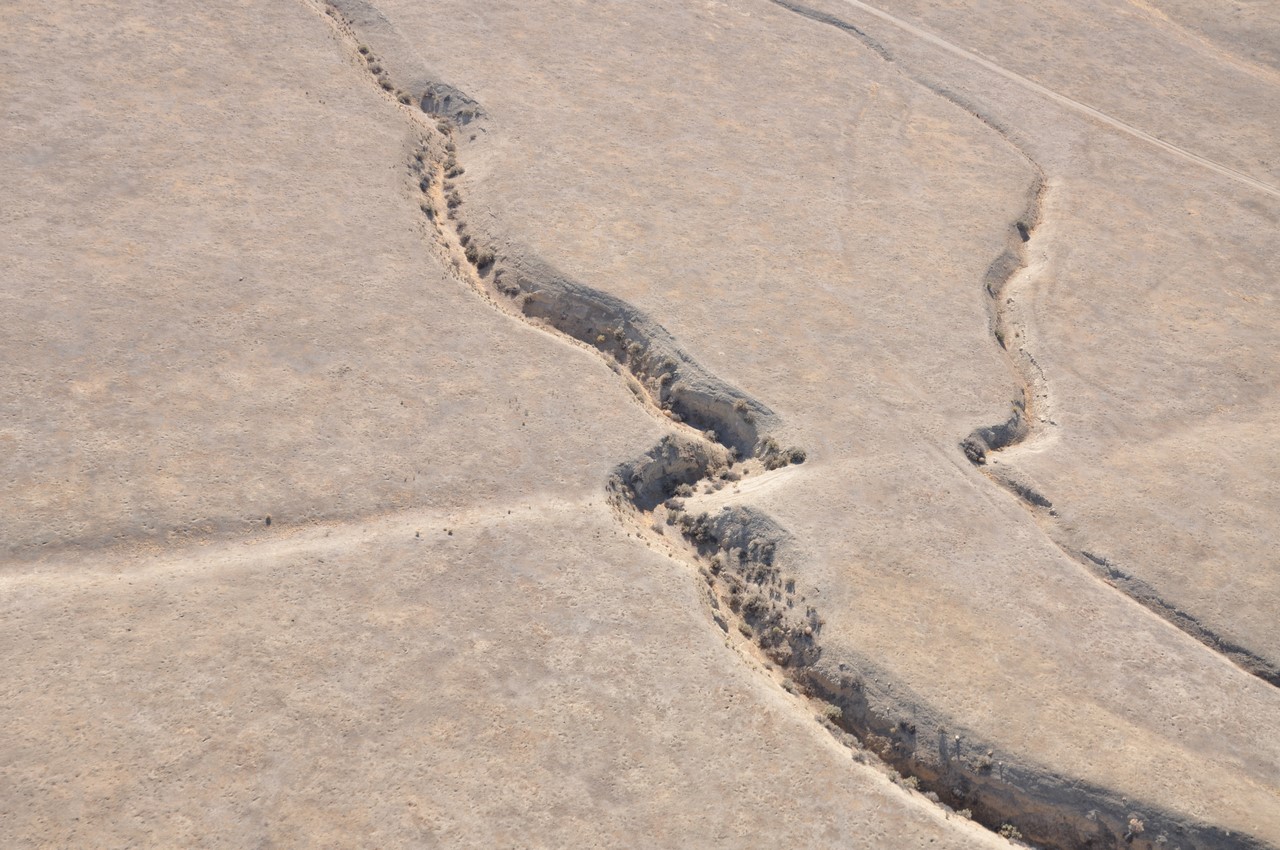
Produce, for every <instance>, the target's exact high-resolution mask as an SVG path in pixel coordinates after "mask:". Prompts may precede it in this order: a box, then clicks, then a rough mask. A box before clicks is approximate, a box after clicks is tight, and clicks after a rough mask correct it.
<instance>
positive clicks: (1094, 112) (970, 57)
mask: <svg viewBox="0 0 1280 850" xmlns="http://www.w3.org/2000/svg"><path fill="white" fill-rule="evenodd" d="M774 2H775V3H778V5H781V6H785V7H786V8H788V9H790V10H791V11H793V12H798V13H800V14H803V15H806V16H807V17H811V18H814V19H815V20H816V19H818V17H830V16H825V15H824V14H823V13H821V12H816V11H814V10H812V9H807V8H806V7H803V6H799V5H797V4H793V3H790V2H786V0H774ZM841 2H843V3H846V4H848V5H850V6H853V7H854V8H855V9H860V10H861V11H863V12H866V13H867V14H868V15H873V16H875V17H877V18H879V19H880V20H882V21H885V22H886V23H889V24H892V25H893V26H895V27H897V28H898V29H900V30H902V31H904V32H906V33H909V34H911V35H912V36H915V37H916V38H918V39H920V40H921V41H925V42H927V43H929V44H932V45H933V46H934V47H937V48H940V49H942V50H945V51H946V52H948V53H950V54H952V55H953V56H958V57H960V58H961V59H964V60H965V61H967V62H972V63H974V64H975V65H979V66H981V67H982V68H985V69H986V70H988V71H991V72H992V73H994V74H999V75H1000V76H1001V77H1004V78H1005V79H1006V80H1010V81H1011V82H1013V83H1016V84H1017V85H1019V86H1021V87H1022V88H1024V89H1027V90H1028V91H1033V92H1035V93H1036V94H1038V95H1041V96H1042V97H1045V98H1048V99H1049V100H1052V101H1053V102H1054V103H1057V104H1059V105H1061V106H1064V107H1066V108H1067V109H1070V110H1071V111H1073V112H1076V113H1079V114H1081V115H1084V116H1086V117H1088V118H1091V119H1093V120H1094V121H1097V122H1098V123H1100V124H1103V125H1105V126H1107V127H1110V128H1111V129H1113V130H1117V131H1119V132H1121V133H1123V134H1124V135H1126V136H1129V137H1130V138H1133V139H1137V140H1138V141H1140V142H1143V143H1144V144H1147V145H1150V146H1151V147H1154V148H1157V149H1159V150H1161V151H1164V152H1165V153H1167V154H1170V155H1172V156H1173V157H1175V158H1177V159H1181V160H1183V161H1184V162H1189V163H1192V164H1193V165H1198V166H1200V167H1201V168H1205V169H1208V170H1209V171H1212V172H1214V173H1215V174H1218V175H1221V176H1223V177H1226V178H1228V179H1231V180H1234V181H1236V182H1237V183H1241V184H1243V185H1245V186H1248V187H1249V188H1251V189H1255V190H1257V191H1259V192H1263V193H1265V194H1268V195H1271V196H1272V197H1274V198H1280V189H1278V188H1276V187H1275V186H1272V185H1271V184H1269V183H1264V182H1263V181H1261V180H1258V179H1257V178H1254V177H1250V176H1249V175H1247V174H1244V173H1242V172H1240V171H1237V170H1235V169H1234V168H1230V167H1228V166H1225V165H1223V164H1221V163H1219V162H1214V161H1213V160H1211V159H1209V158H1208V157H1205V156H1201V155H1200V154H1198V153H1194V152H1192V151H1189V150H1187V149H1186V148H1182V147H1179V146H1177V145H1175V144H1172V143H1170V142H1166V141H1165V140H1164V139H1161V138H1158V137H1157V136H1153V135H1151V134H1150V133H1148V132H1146V131H1145V130H1140V129H1138V128H1137V127H1134V126H1133V125H1132V124H1128V123H1126V122H1124V121H1121V120H1120V119H1118V118H1113V117H1112V116H1110V115H1108V114H1106V113H1105V112H1102V111H1101V110H1099V109H1095V108H1094V107H1092V106H1089V105H1088V104H1085V103H1081V102H1080V101H1078V100H1075V99H1073V98H1070V97H1067V96H1066V95H1064V94H1059V93H1058V92H1056V91H1054V90H1053V89H1050V88H1047V87H1045V86H1042V85H1041V84H1040V83H1037V82H1035V81H1033V80H1029V79H1027V78H1026V77H1024V76H1022V75H1021V74H1016V73H1014V72H1013V71H1010V70H1008V69H1007V68H1004V67H1001V66H1000V65H997V64H996V63H995V62H992V61H991V60H990V59H987V58H985V57H983V56H979V55H978V54H976V53H974V52H973V51H971V50H965V49H964V48H963V47H959V46H957V45H955V44H952V43H951V42H949V41H947V40H945V39H943V38H941V37H940V36H937V35H935V34H934V33H931V32H929V31H928V30H926V29H923V28H921V27H918V26H916V25H915V24H913V23H911V22H910V21H904V20H903V19H902V18H899V17H897V16H896V15H891V14H889V13H888V12H885V11H884V10H882V9H878V8H876V7H875V6H871V5H869V4H867V3H864V2H862V0H841ZM847 26H850V27H852V25H851V24H849V25H847ZM859 32H861V30H859ZM880 50H881V51H883V48H880Z"/></svg>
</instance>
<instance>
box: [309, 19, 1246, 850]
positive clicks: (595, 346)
mask: <svg viewBox="0 0 1280 850" xmlns="http://www.w3.org/2000/svg"><path fill="white" fill-rule="evenodd" d="M780 5H783V6H786V7H787V8H790V9H792V10H793V11H799V9H798V8H797V7H794V6H792V5H790V4H787V3H780ZM322 8H323V10H324V11H325V12H326V13H327V14H328V15H329V17H330V19H331V20H332V21H333V22H334V25H335V27H336V28H337V29H338V30H339V31H340V32H342V33H343V34H344V36H345V37H346V38H347V39H348V40H349V42H350V45H351V47H352V49H353V50H355V51H357V53H358V55H359V57H360V61H362V62H363V63H364V64H365V65H366V66H367V67H368V69H369V71H370V73H371V74H372V75H373V76H374V78H375V80H376V81H377V82H378V84H379V85H380V86H381V88H382V89H383V90H384V91H386V92H387V93H388V95H389V96H391V97H394V98H395V99H397V100H398V101H399V102H400V104H402V105H403V106H404V107H405V109H404V112H405V115H406V118H407V120H409V121H411V122H412V124H413V126H414V128H415V137H416V138H415V141H414V144H413V149H412V150H411V152H410V155H409V162H408V169H409V172H410V173H411V175H412V178H413V180H414V182H415V183H416V186H417V191H418V192H419V193H420V202H419V203H420V207H421V210H422V212H423V214H424V215H425V217H426V219H427V222H428V224H427V229H428V232H429V234H431V236H432V238H433V239H434V244H435V247H436V249H437V250H438V251H439V252H440V254H441V256H442V258H443V259H444V260H445V261H446V264H447V266H448V267H450V268H452V269H453V270H454V273H455V275H456V276H457V277H458V278H459V280H460V281H462V282H464V283H465V284H466V285H468V286H469V287H471V288H472V289H473V290H474V291H475V292H476V293H477V294H478V295H479V296H481V297H482V298H484V299H485V300H486V301H487V302H488V303H490V304H492V305H493V306H495V307H496V308H498V309H500V310H502V311H503V312H505V313H507V314H508V315H511V316H512V317H513V318H517V319H519V320H522V321H526V322H529V323H531V324H533V325H535V326H538V327H542V328H544V329H546V330H548V331H551V332H553V333H556V334H559V335H561V336H562V337H564V338H567V339H568V340H571V341H572V342H573V343H575V344H577V345H580V346H583V347H584V348H590V349H591V350H593V351H595V352H596V353H597V354H598V355H599V356H601V357H602V358H603V359H604V360H605V361H606V362H607V363H609V365H610V367H611V368H612V369H613V370H614V371H615V372H616V373H618V374H619V375H620V376H621V377H622V378H623V379H624V380H625V381H626V382H627V385H628V386H629V387H630V388H631V390H632V392H633V394H634V395H635V396H636V398H637V399H638V400H639V401H640V403H641V404H642V405H643V406H644V407H645V409H646V410H647V411H648V412H649V413H650V414H651V415H653V416H655V417H659V418H661V419H662V420H664V421H665V422H666V423H667V427H668V428H669V429H670V433H669V434H668V436H666V437H664V438H663V439H662V440H661V441H659V443H658V444H657V445H655V446H654V447H653V448H652V449H651V450H650V451H648V452H647V453H645V454H644V455H643V456H641V457H639V458H637V459H635V460H633V461H630V462H627V463H623V464H620V465H619V466H618V467H617V468H616V470H615V471H614V473H613V474H612V475H611V476H610V478H609V480H608V482H607V483H606V489H607V490H608V494H609V498H610V501H611V503H612V504H613V505H614V506H615V508H616V509H617V510H618V512H619V515H620V517H622V518H623V519H624V520H625V521H628V522H630V523H632V524H633V525H634V526H636V527H637V528H639V529H641V530H642V533H648V534H651V535H655V536H657V537H661V538H662V539H663V540H664V541H669V540H670V539H671V538H672V537H674V538H676V539H678V540H679V541H681V545H682V546H683V547H684V553H685V556H686V559H687V560H688V561H689V562H690V563H691V564H692V565H693V566H694V567H696V569H697V570H698V572H699V573H700V574H701V575H702V576H703V579H704V581H705V582H706V585H707V600H708V606H709V610H710V614H711V617H712V619H713V620H714V621H715V623H716V624H717V625H718V626H719V627H720V628H721V629H722V630H724V631H725V632H726V633H731V632H732V631H737V632H739V633H741V634H742V635H743V636H744V637H746V638H748V639H749V640H750V641H751V644H752V645H753V646H754V647H756V648H757V650H758V651H759V653H760V654H761V656H762V658H763V659H765V660H767V662H768V663H769V664H770V665H771V666H773V665H776V666H775V667H774V668H773V669H775V671H777V672H778V673H779V675H780V678H781V680H782V682H783V683H784V686H785V687H786V688H787V689H788V690H790V691H792V692H793V693H798V694H800V695H802V696H804V697H806V698H807V699H809V700H811V702H812V705H813V707H814V708H815V709H816V710H817V711H818V714H819V716H820V717H821V718H822V720H823V722H824V723H825V724H826V725H827V727H828V729H829V730H830V731H831V732H832V733H833V734H834V735H836V736H837V738H839V739H840V740H842V741H843V742H845V743H847V744H849V745H850V746H851V747H852V748H853V749H854V754H855V757H856V758H860V759H865V758H866V757H867V756H866V753H867V752H868V751H869V752H870V753H873V754H874V755H875V756H876V757H878V759H880V760H882V761H883V763H884V764H886V765H891V766H892V767H893V768H894V769H896V770H897V771H899V772H900V773H902V774H906V775H907V776H908V780H904V784H908V785H910V786H912V787H917V788H919V789H920V790H921V791H922V792H924V793H925V794H926V795H927V796H928V797H929V798H930V799H931V800H933V801H934V802H937V803H939V804H940V805H944V806H947V807H948V808H949V809H951V810H955V811H962V812H964V813H966V814H967V815H968V816H970V817H973V818H974V819H975V820H977V821H979V822H981V823H983V824H985V825H987V826H989V827H991V828H992V829H997V830H1000V829H1002V828H1003V831H1004V833H1005V834H1014V833H1020V834H1021V835H1022V836H1024V837H1025V838H1026V839H1028V840H1031V841H1034V842H1036V843H1039V844H1042V845H1044V846H1048V847H1056V848H1084V847H1091V848H1100V847H1117V848H1118V847H1123V846H1126V843H1127V842H1128V841H1130V840H1131V839H1132V838H1133V836H1134V835H1135V830H1137V831H1142V830H1146V831H1147V832H1148V833H1149V834H1152V835H1157V834H1164V835H1169V836H1171V837H1176V838H1177V841H1178V843H1179V845H1180V846H1183V847H1198V848H1224V849H1225V848H1255V847H1262V846H1264V845H1262V844H1259V843H1258V842H1256V841H1254V840H1253V839H1250V838H1248V837H1247V836H1240V835H1230V834H1228V833H1226V832H1224V831H1222V830H1219V829H1217V828H1215V827H1208V826H1202V825H1197V824H1192V823H1189V822H1186V821H1185V820H1184V819H1181V818H1179V817H1177V816H1174V815H1172V814H1170V813H1165V812H1161V811H1159V810H1157V809H1156V808H1155V807H1154V806H1149V805H1144V804H1141V803H1139V802H1135V801H1133V800H1131V799H1125V798H1124V797H1122V796H1121V795H1119V794H1117V793H1114V792H1112V791H1110V790H1108V789H1104V788H1100V787H1096V786H1091V785H1088V784H1087V783H1082V782H1080V781H1079V780H1077V779H1073V778H1068V777H1063V776H1059V775H1057V774H1055V773H1053V772H1052V770H1049V769H1046V768H1041V767H1035V766H1028V765H1026V764H1025V763H1024V762H1018V761H1015V759H1014V756H1013V755H1012V754H1011V755H1010V757H1009V759H1008V761H1007V762H1006V761H1005V760H1003V759H999V758H997V756H996V751H995V749H994V747H993V746H987V745H985V744H983V743H982V742H980V741H977V740H976V739H975V738H974V737H973V736H971V735H970V734H969V733H968V732H967V731H966V730H964V729H963V728H962V727H961V726H960V725H958V724H955V723H951V722H947V721H945V720H943V719H941V718H939V717H938V716H937V713H936V712H934V711H933V710H932V709H930V708H929V707H928V706H925V705H924V704H923V703H922V702H920V701H918V700H913V699H910V698H909V695H907V693H906V689H904V688H902V687H900V686H898V687H895V688H894V693H893V694H892V695H889V694H887V693H886V692H885V690H884V689H882V688H880V687H879V686H878V685H876V684H874V683H873V681H872V678H871V677H869V676H868V672H869V671H870V669H871V665H870V664H854V663H851V662H853V659H851V658H850V659H844V660H838V659H832V658H829V657H826V656H824V654H823V648H822V645H821V640H820V639H821V632H822V626H823V621H822V616H821V613H820V611H819V610H818V609H817V608H816V607H815V606H814V605H812V604H810V603H809V602H808V594H807V593H806V592H805V589H804V588H803V587H798V586H797V583H796V581H795V580H794V579H792V578H790V577H789V576H788V575H787V574H786V572H785V564H786V562H787V559H788V558H790V557H793V556H794V549H793V547H792V546H791V545H790V544H791V541H790V538H789V536H788V535H787V533H786V532H785V530H783V529H782V528H780V527H779V526H778V525H777V524H776V523H775V522H774V521H773V520H772V519H770V518H769V517H768V516H766V515H764V514H762V513H760V512H759V511H757V510H754V509H751V508H748V507H733V506H726V507H723V508H722V509H721V510H720V511H718V512H717V513H715V514H712V513H703V512H694V511H692V510H688V509H687V505H686V499H687V498H688V497H690V496H692V495H694V493H695V492H697V491H699V490H701V491H714V490H717V489H720V488H722V487H723V486H726V484H727V483H729V482H733V481H736V480H739V479H740V478H741V477H742V476H743V475H755V474H763V473H765V472H767V471H769V470H774V469H778V468H780V467H783V466H787V465H790V464H795V463H803V462H804V461H805V459H806V456H805V453H804V451H803V450H801V449H798V448H784V447H783V446H782V445H781V444H780V443H779V442H778V441H777V439H776V437H775V436H774V434H776V433H777V432H778V430H779V425H780V420H779V417H778V416H777V415H776V414H775V413H774V412H773V411H771V410H770V409H769V408H768V407H767V406H766V405H764V404H763V403H761V402H759V401H758V400H756V399H753V398H751V397H750V396H749V395H747V394H746V393H744V392H742V391H741V390H739V389H737V388H735V387H732V386H731V385H729V384H727V383H725V382H724V381H722V380H720V379H719V378H717V377H716V376H714V375H712V374H711V373H709V372H708V371H707V370H706V369H704V368H703V367H701V366H700V365H699V364H698V363H697V362H696V361H695V360H694V359H693V358H692V357H691V356H690V355H689V354H688V353H687V352H686V351H684V350H683V349H682V348H681V347H680V346H679V345H678V344H677V342H676V340H675V339H674V338H672V336H671V335H670V334H669V333H668V332H667V331H666V330H665V329H664V328H663V327H662V326H661V325H660V324H658V323H657V322H656V321H654V320H653V319H652V318H651V317H649V316H647V315H646V314H644V313H643V312H642V311H640V310H638V309H637V308H635V307H634V306H633V305H630V304H628V303H626V302H625V301H622V300H621V299H618V298H616V297H614V296H612V295H609V294H608V293H605V292H602V291H599V290H597V289H594V288H592V287H589V286H587V285H585V284H583V283H580V282H578V281H575V280H573V279H571V278H569V277H568V276H566V275H564V274H563V273H561V272H559V271H558V270H556V269H554V268H553V267H551V266H550V265H549V264H547V263H545V262H544V261H541V260H539V259H537V258H535V257H532V256H529V255H528V254H527V253H526V252H522V251H520V250H519V249H515V248H512V247H510V246H509V245H506V244H505V243H503V244H499V242H498V240H497V239H495V238H494V237H493V235H492V234H485V233H482V232H480V231H479V230H478V229H473V228H472V227H471V226H470V224H469V222H468V220H467V217H466V205H465V199H464V198H463V197H462V195H461V193H460V189H459V184H458V178H460V177H461V175H462V174H463V173H465V172H464V168H463V166H462V165H461V164H460V162H459V161H458V156H457V147H458V144H459V143H460V141H461V139H462V136H463V132H462V128H463V127H466V128H467V130H466V132H467V133H471V132H487V127H486V118H487V116H486V114H485V111H484V109H483V107H482V106H481V105H480V104H478V103H476V102H475V101H474V100H473V99H472V98H470V97H469V96H467V95H466V94H465V93H463V92H461V91H459V90H457V89H455V88H453V87H451V86H448V85H447V84H444V83H442V82H440V81H438V80H434V79H431V78H430V75H428V74H426V73H425V72H424V71H422V70H421V69H418V68H415V67H411V65H410V66H409V67H406V65H407V64H409V63H411V56H412V51H409V50H408V49H407V47H406V46H405V45H404V44H403V43H402V42H401V41H400V37H399V35H398V33H396V32H395V31H394V29H393V28H391V26H390V24H389V23H388V22H387V21H386V20H385V18H383V17H382V16H381V15H380V14H379V13H378V12H377V10H376V9H373V8H372V7H370V6H369V5H368V4H367V3H364V2H362V0H330V2H327V3H326V4H325V5H324V6H323V7H322ZM802 13H803V12H802ZM809 16H810V17H813V15H809ZM819 20H821V19H819ZM822 22H823V23H832V21H830V20H823V21H822ZM858 34H859V35H860V37H861V38H863V40H864V41H865V40H867V39H866V36H865V34H862V33H860V31H858ZM362 39H367V40H368V42H369V43H368V44H366V43H363V41H362ZM879 52H880V54H881V55H882V56H884V57H885V58H886V59H888V58H889V56H888V54H887V53H886V52H884V51H883V50H881V51H879ZM398 71H399V73H397V72H398ZM401 75H403V76H404V79H405V80H406V82H400V76H401ZM1037 170H1038V169H1037ZM1043 193H1044V184H1043V179H1042V178H1041V179H1040V180H1038V181H1037V184H1036V185H1035V187H1033V191H1032V192H1031V198H1032V200H1031V201H1030V203H1029V206H1028V211H1027V212H1026V213H1025V214H1024V215H1023V216H1021V217H1020V218H1019V220H1018V221H1017V222H1015V223H1014V224H1013V225H1012V227H1011V229H1010V233H1011V236H1010V244H1009V246H1008V247H1007V248H1006V250H1005V251H1004V252H1003V253H1002V254H1001V256H1000V257H999V258H998V259H997V260H996V261H995V263H993V265H992V267H991V270H990V271H989V273H988V275H987V279H986V281H985V285H986V288H987V292H988V295H989V296H990V300H991V302H992V313H991V321H992V329H993V334H994V335H995V336H996V338H997V339H998V340H999V341H1000V344H1001V346H1002V348H1004V349H1005V351H1006V352H1008V351H1009V347H1008V345H1007V344H1006V343H1007V342H1009V341H1010V340H1011V339H1015V338H1017V337H1018V336H1020V333H1021V332H1020V330H1019V329H1018V328H1016V327H1014V323H1013V322H1011V321H1010V319H1009V317H1008V315H1007V314H1006V313H1005V312H1003V311H1002V310H1001V308H1000V301H1001V299H1002V298H1006V297H1007V293H1006V288H1007V286H1008V283H1009V281H1010V280H1012V279H1013V278H1014V276H1015V275H1016V274H1017V272H1018V271H1019V270H1020V269H1022V268H1023V267H1024V266H1025V256H1026V243H1027V242H1028V241H1029V240H1030V239H1031V238H1032V236H1033V233H1034V231H1035V227H1036V224H1037V223H1038V221H1039V215H1040V204H1041V199H1042V196H1043ZM1027 356H1028V357H1029V355H1027ZM1010 357H1011V359H1015V362H1016V358H1015V356H1014V355H1012V354H1011V355H1010ZM1037 369H1038V367H1037ZM1015 372H1016V373H1018V374H1022V373H1023V370H1022V369H1021V368H1020V367H1018V366H1015ZM1024 385H1025V386H1028V387H1030V389H1027V390H1024V392H1023V395H1022V398H1021V399H1020V400H1015V402H1014V403H1013V405H1012V406H1013V412H1012V413H1011V415H1010V417H1009V419H1008V420H1006V422H1004V423H1001V424H1000V425H997V426H991V427H988V428H983V429H977V430H976V431H975V432H974V433H973V434H972V435H970V437H969V438H967V439H966V441H965V450H966V454H968V455H969V457H970V458H971V459H972V460H974V461H975V463H980V462H981V461H983V460H985V458H986V457H987V455H988V453H990V452H993V451H998V450H999V449H1001V448H1003V447H1007V446H1010V445H1014V444H1016V443H1017V442H1019V441H1021V440H1024V439H1025V438H1026V436H1027V434H1028V433H1029V431H1030V430H1031V426H1030V425H1029V422H1031V421H1032V419H1033V417H1034V416H1035V415H1036V413H1035V411H1042V410H1043V409H1044V406H1045V403H1046V401H1045V400H1039V399H1038V396H1037V393H1036V391H1035V390H1034V386H1035V384H1034V382H1025V381H1024ZM1041 415H1042V414H1041ZM1002 483H1004V482H1003V481H1002ZM1006 486H1009V485H1006ZM1032 493H1034V491H1032ZM1022 498H1024V500H1025V501H1029V502H1032V503H1035V502H1036V499H1035V498H1034V497H1033V496H1023V497H1022ZM1044 507H1048V504H1047V500H1045V505H1044ZM667 528H671V529H672V530H673V531H676V532H677V533H675V534H673V535H671V536H668V535H666V534H665V533H664V532H665V529H667ZM666 545H669V544H666ZM934 742H936V744H935V743H934ZM1013 827H1016V830H1015V829H1013Z"/></svg>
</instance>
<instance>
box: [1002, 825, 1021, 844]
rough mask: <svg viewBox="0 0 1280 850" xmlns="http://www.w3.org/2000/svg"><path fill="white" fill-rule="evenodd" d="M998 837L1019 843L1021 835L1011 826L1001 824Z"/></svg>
mask: <svg viewBox="0 0 1280 850" xmlns="http://www.w3.org/2000/svg"><path fill="white" fill-rule="evenodd" d="M1000 837H1001V838H1007V839H1009V840H1010V841H1021V840H1022V833H1021V832H1020V831H1019V830H1018V828H1017V827H1016V826H1014V825H1013V824H1011V823H1003V824H1001V825H1000Z"/></svg>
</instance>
